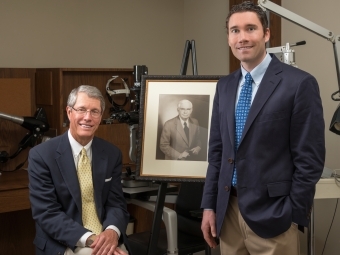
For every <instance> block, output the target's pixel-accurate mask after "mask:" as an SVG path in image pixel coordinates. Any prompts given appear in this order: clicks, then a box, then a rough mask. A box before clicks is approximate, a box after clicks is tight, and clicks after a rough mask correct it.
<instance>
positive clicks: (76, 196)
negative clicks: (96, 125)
mask: <svg viewBox="0 0 340 255" xmlns="http://www.w3.org/2000/svg"><path fill="white" fill-rule="evenodd" d="M67 134H68V132H65V133H64V134H63V135H62V136H61V140H60V144H59V146H58V148H57V150H56V153H57V156H56V159H55V160H56V162H57V164H58V167H59V170H60V172H61V174H62V176H63V178H64V181H65V183H66V185H67V188H68V190H69V192H70V194H71V196H72V197H73V200H74V201H75V203H76V205H77V207H78V210H79V212H81V211H82V209H81V194H80V187H79V182H78V176H77V170H76V167H75V164H74V158H73V154H72V149H71V145H70V142H69V140H68V135H67Z"/></svg>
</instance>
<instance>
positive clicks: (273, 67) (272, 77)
mask: <svg viewBox="0 0 340 255" xmlns="http://www.w3.org/2000/svg"><path fill="white" fill-rule="evenodd" d="M281 64H282V63H281V62H280V61H279V60H278V59H277V58H276V57H275V56H274V55H272V61H271V62H270V64H269V66H268V68H267V71H266V72H265V74H264V76H263V78H262V81H261V84H260V87H259V89H258V91H257V93H256V96H255V98H254V101H253V103H252V105H251V107H250V110H249V114H248V118H247V121H246V123H245V126H244V129H243V133H242V137H241V141H240V144H241V142H242V140H243V137H244V136H245V135H246V133H247V132H248V130H249V128H250V127H251V125H252V123H253V122H254V120H255V118H256V116H257V115H258V114H259V112H260V110H261V109H262V108H263V106H264V105H265V104H266V102H267V100H268V98H269V97H270V96H271V95H272V94H273V92H274V90H275V88H276V87H277V86H278V85H279V83H280V81H281V78H280V77H279V76H277V74H278V73H281V72H282V67H281Z"/></svg>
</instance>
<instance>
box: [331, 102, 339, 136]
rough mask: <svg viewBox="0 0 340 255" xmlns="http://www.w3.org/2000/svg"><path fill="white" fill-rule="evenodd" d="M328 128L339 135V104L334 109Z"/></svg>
mask: <svg viewBox="0 0 340 255" xmlns="http://www.w3.org/2000/svg"><path fill="white" fill-rule="evenodd" d="M329 130H330V131H332V132H334V133H335V134H337V135H340V104H339V105H338V108H337V109H336V110H335V113H334V115H333V118H332V121H331V126H330V127H329Z"/></svg>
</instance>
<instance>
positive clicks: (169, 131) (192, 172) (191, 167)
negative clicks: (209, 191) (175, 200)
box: [136, 75, 219, 181]
mask: <svg viewBox="0 0 340 255" xmlns="http://www.w3.org/2000/svg"><path fill="white" fill-rule="evenodd" d="M218 79H219V76H157V75H154V76H151V75H149V76H148V75H146V76H144V78H143V80H142V85H141V108H140V121H139V137H138V142H139V146H138V148H139V151H138V155H137V158H138V159H137V168H136V173H137V177H138V178H139V179H151V180H167V181H168V180H178V181H184V180H188V179H189V180H198V181H200V180H204V178H205V175H206V170H207V165H208V158H207V157H208V156H207V155H208V140H209V125H210V122H209V119H210V118H211V112H212V103H213V99H214V93H215V88H216V84H217V81H218Z"/></svg>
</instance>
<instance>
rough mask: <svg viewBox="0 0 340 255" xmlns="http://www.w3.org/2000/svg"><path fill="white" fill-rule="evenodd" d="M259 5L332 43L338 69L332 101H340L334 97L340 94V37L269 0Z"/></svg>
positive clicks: (261, 0)
mask: <svg viewBox="0 0 340 255" xmlns="http://www.w3.org/2000/svg"><path fill="white" fill-rule="evenodd" d="M258 5H259V6H260V7H261V8H262V9H264V10H269V11H271V12H273V13H275V14H276V15H278V16H280V17H282V18H284V19H286V20H289V21H291V22H293V23H295V24H296V25H298V26H301V27H303V28H305V29H307V30H309V31H311V32H313V33H315V34H317V35H319V36H321V37H323V38H325V39H327V40H328V41H330V42H331V43H332V44H333V51H334V58H335V67H336V74H337V78H338V91H336V92H334V93H333V94H332V99H333V100H334V101H340V97H339V98H335V97H334V96H335V95H336V94H339V93H340V67H339V59H340V35H337V36H334V34H333V32H331V31H329V30H328V29H325V28H323V27H321V26H319V25H318V24H315V23H313V22H311V21H309V20H307V19H305V18H303V17H301V16H299V15H297V14H295V13H293V12H291V11H289V10H287V9H285V8H283V7H282V6H280V5H277V4H275V3H273V2H271V1H269V0H259V1H258Z"/></svg>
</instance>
